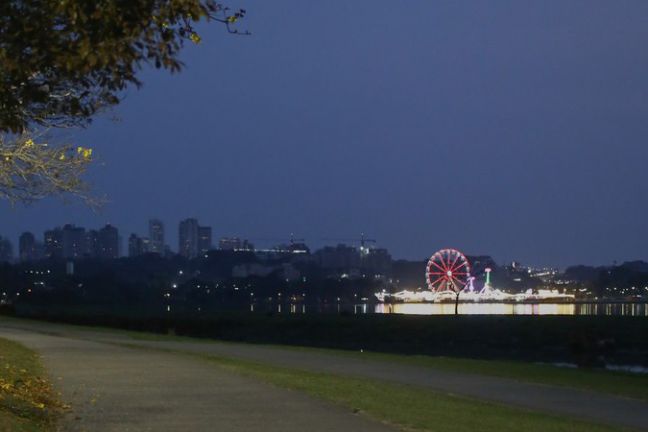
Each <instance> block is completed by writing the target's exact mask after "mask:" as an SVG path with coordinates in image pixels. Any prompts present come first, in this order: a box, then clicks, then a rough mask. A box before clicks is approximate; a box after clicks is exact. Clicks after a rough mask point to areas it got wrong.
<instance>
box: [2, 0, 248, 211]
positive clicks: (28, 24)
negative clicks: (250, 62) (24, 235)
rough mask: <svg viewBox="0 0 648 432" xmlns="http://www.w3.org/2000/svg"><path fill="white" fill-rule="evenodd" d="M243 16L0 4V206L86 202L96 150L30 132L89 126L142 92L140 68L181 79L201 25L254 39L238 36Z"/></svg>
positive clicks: (86, 3) (87, 2) (28, 1)
mask: <svg viewBox="0 0 648 432" xmlns="http://www.w3.org/2000/svg"><path fill="white" fill-rule="evenodd" d="M244 16H245V10H237V11H230V9H229V8H227V7H225V6H223V5H221V4H220V3H217V2H216V1H215V0H0V199H2V198H4V199H9V200H11V201H22V202H30V201H33V200H35V199H39V198H42V197H45V196H49V195H59V194H64V193H71V194H74V195H80V196H84V197H86V196H87V195H85V189H86V186H85V184H84V183H83V181H82V180H81V175H82V174H83V172H85V170H86V168H87V165H88V163H89V162H90V161H91V157H90V156H91V153H90V152H91V150H89V149H84V148H82V147H78V148H76V147H73V146H63V147H55V146H50V145H47V144H43V143H37V142H36V141H37V140H38V139H39V138H41V136H34V135H35V134H34V133H33V132H30V131H34V130H47V129H48V128H52V127H55V128H57V127H84V126H86V125H87V124H88V123H89V122H90V121H91V119H92V117H93V115H95V114H96V113H97V112H99V111H101V110H102V109H105V108H108V107H110V106H112V105H115V104H118V103H119V100H120V96H121V94H122V93H123V91H124V90H125V89H126V88H127V87H129V86H131V85H133V86H136V87H139V86H140V85H141V82H140V80H139V79H138V78H137V75H138V72H139V71H140V70H141V68H142V67H143V66H145V65H151V66H154V67H156V68H158V69H166V70H168V71H170V72H177V71H179V70H180V69H181V68H182V63H181V62H180V60H179V59H178V55H179V53H180V51H181V49H182V47H183V46H184V44H185V43H186V41H191V42H193V43H199V42H200V36H199V35H198V34H197V33H196V32H195V31H194V28H193V26H194V25H195V24H196V23H197V22H199V21H201V20H207V21H218V22H220V23H222V24H223V25H224V26H225V27H226V29H227V31H228V32H229V33H234V34H249V33H248V32H246V31H245V32H239V31H238V30H237V29H236V28H235V26H236V23H237V22H238V20H239V19H241V18H243V17H244Z"/></svg>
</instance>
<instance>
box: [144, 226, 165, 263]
mask: <svg viewBox="0 0 648 432" xmlns="http://www.w3.org/2000/svg"><path fill="white" fill-rule="evenodd" d="M148 242H149V247H148V252H152V253H156V254H159V255H164V246H165V244H164V223H162V221H161V220H159V219H149V238H148Z"/></svg>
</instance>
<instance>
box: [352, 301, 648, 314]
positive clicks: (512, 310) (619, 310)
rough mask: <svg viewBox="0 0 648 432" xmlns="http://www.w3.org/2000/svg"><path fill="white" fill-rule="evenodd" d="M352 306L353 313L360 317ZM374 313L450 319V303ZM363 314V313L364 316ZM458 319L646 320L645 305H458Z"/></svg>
mask: <svg viewBox="0 0 648 432" xmlns="http://www.w3.org/2000/svg"><path fill="white" fill-rule="evenodd" d="M360 306H365V307H366V305H356V306H355V307H354V311H355V312H356V313H362V312H361V311H360V310H358V307H360ZM374 312H375V313H382V314H385V313H387V314H388V313H396V314H405V315H454V313H455V305H454V304H452V303H395V304H386V303H379V304H377V305H375V309H374ZM365 313H366V312H365ZM459 314H460V315H624V316H646V317H648V305H647V304H646V303H582V304H581V303H578V304H574V303H538V304H527V303H459Z"/></svg>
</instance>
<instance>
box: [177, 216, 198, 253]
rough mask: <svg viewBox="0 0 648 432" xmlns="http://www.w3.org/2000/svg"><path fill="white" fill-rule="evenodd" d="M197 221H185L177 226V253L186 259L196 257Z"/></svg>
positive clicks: (191, 219) (190, 219) (192, 219)
mask: <svg viewBox="0 0 648 432" xmlns="http://www.w3.org/2000/svg"><path fill="white" fill-rule="evenodd" d="M199 226H200V225H198V220H197V219H194V218H189V219H185V220H183V221H181V222H180V225H179V226H178V253H179V254H180V255H182V256H183V257H186V258H195V257H197V256H198V227H199Z"/></svg>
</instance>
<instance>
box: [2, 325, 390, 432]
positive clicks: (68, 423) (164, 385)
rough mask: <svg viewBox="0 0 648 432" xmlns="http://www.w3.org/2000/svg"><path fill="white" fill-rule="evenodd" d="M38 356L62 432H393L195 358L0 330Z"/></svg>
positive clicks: (378, 424) (362, 418) (26, 332)
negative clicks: (57, 400)
mask: <svg viewBox="0 0 648 432" xmlns="http://www.w3.org/2000/svg"><path fill="white" fill-rule="evenodd" d="M0 337H4V338H7V339H12V340H15V341H18V342H20V343H23V344H24V345H26V346H28V347H30V348H32V349H34V350H36V351H38V352H39V353H40V354H41V355H42V357H43V360H44V363H45V366H46V367H47V369H48V370H49V371H50V373H51V375H52V379H53V380H54V383H55V386H56V387H57V388H58V389H59V390H60V391H62V393H63V399H64V400H65V401H66V402H68V403H71V404H72V406H73V411H72V412H70V413H68V414H67V415H66V416H65V418H64V420H63V422H62V424H61V425H60V428H59V430H60V431H66V432H68V431H70V432H72V431H74V432H81V431H87V432H113V431H114V432H134V431H137V432H140V431H151V432H166V431H169V432H171V431H173V432H179V431H191V432H202V431H219V432H228V431H236V432H239V431H241V432H245V431H264V432H265V431H269V432H273V431H276V432H292V431H294V432H303V431H309V432H315V431H318V432H320V431H321V432H323V431H362V432H368V431H377V432H383V431H384V432H387V431H392V432H393V431H394V430H395V429H391V428H389V427H387V426H386V425H383V424H380V423H376V422H373V421H370V420H368V419H366V418H364V417H363V416H360V415H355V414H353V413H352V412H351V411H350V410H346V409H343V408H341V407H338V406H334V405H332V404H328V403H325V402H320V401H318V400H314V399H312V398H310V397H308V396H305V395H303V394H301V393H299V392H293V391H289V390H283V389H279V388H276V387H273V386H270V385H266V384H263V383H260V382H258V381H255V380H252V379H248V378H244V377H241V376H238V375H232V374H228V373H227V371H225V370H224V369H220V368H217V367H214V365H213V364H210V363H209V362H207V361H205V360H201V359H200V358H195V357H193V356H186V355H181V354H175V353H168V352H164V351H151V350H142V349H133V348H126V347H122V346H115V345H112V344H107V343H100V342H94V341H89V340H85V339H77V338H75V337H63V336H51V335H47V334H42V333H36V332H32V331H26V330H18V329H10V328H6V327H4V326H3V325H2V324H0Z"/></svg>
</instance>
